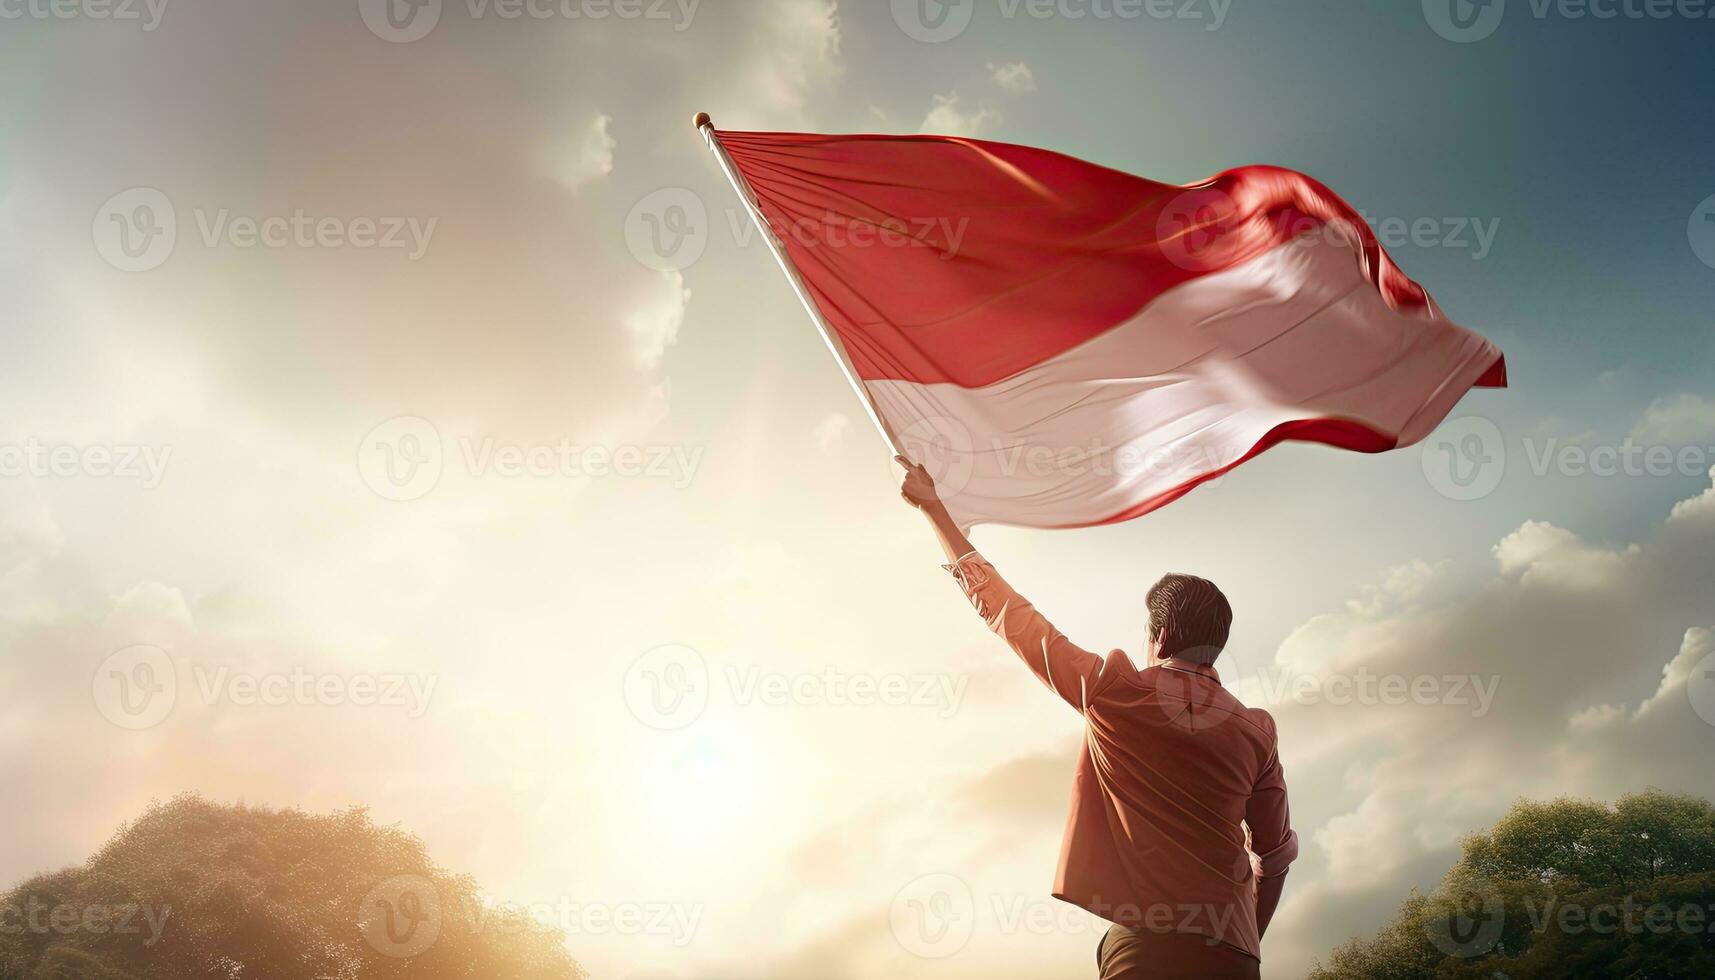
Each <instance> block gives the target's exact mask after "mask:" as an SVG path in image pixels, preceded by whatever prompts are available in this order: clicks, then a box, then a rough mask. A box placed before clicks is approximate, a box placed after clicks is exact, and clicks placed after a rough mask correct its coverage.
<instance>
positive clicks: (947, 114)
mask: <svg viewBox="0 0 1715 980" xmlns="http://www.w3.org/2000/svg"><path fill="white" fill-rule="evenodd" d="M998 122H1000V113H998V112H996V111H994V110H993V109H992V108H990V107H989V106H986V105H979V106H978V107H977V108H976V109H975V110H966V109H965V108H964V107H963V105H962V104H961V100H960V98H959V93H957V92H948V93H947V94H946V95H937V96H935V104H934V106H933V107H932V108H931V109H930V110H929V114H928V115H927V116H925V117H924V118H923V125H921V126H919V127H917V131H918V132H920V133H933V134H935V135H937V136H970V137H976V136H980V135H982V133H983V130H985V129H987V128H989V127H990V126H992V125H994V124H995V123H998Z"/></svg>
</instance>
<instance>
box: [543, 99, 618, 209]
mask: <svg viewBox="0 0 1715 980" xmlns="http://www.w3.org/2000/svg"><path fill="white" fill-rule="evenodd" d="M612 125H613V117H612V116H609V115H607V114H606V113H598V114H597V115H596V117H595V121H594V122H592V123H591V124H590V125H588V126H586V127H584V129H583V130H582V131H581V132H579V133H576V134H574V135H573V136H572V137H571V138H570V139H568V140H567V143H566V146H565V147H564V148H563V150H562V152H561V158H560V160H559V162H558V166H557V167H556V168H555V173H556V176H558V177H559V179H560V181H561V182H562V183H564V184H565V185H566V186H567V187H569V188H571V189H573V190H576V189H578V188H579V187H582V186H583V185H584V184H587V183H589V182H590V181H592V180H599V179H600V178H602V177H606V176H607V175H608V174H611V173H613V151H614V149H615V148H616V147H618V146H619V142H618V141H617V140H615V139H614V138H613V135H612V134H611V133H610V132H609V127H611V126H612Z"/></svg>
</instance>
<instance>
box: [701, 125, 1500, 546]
mask: <svg viewBox="0 0 1715 980" xmlns="http://www.w3.org/2000/svg"><path fill="white" fill-rule="evenodd" d="M715 138H716V139H717V140H718V141H719V143H720V145H721V147H722V148H723V149H724V150H725V151H726V153H727V155H728V158H729V159H730V160H731V162H732V164H733V166H734V168H735V169H736V170H737V171H738V174H739V175H740V176H741V177H742V179H743V180H744V182H745V184H747V185H748V190H749V192H750V193H751V195H753V198H754V201H755V204H756V206H757V209H758V211H759V212H760V213H761V215H762V217H763V219H764V220H765V221H766V222H767V223H768V226H769V229H770V231H771V232H772V233H773V234H774V235H775V237H776V238H777V239H778V240H779V242H780V244H781V246H782V248H783V252H784V257H785V260H786V261H787V262H789V263H790V264H791V266H792V268H793V270H794V271H795V272H796V273H797V274H798V276H799V278H800V279H801V280H802V283H803V286H804V288H805V290H806V291H807V293H808V296H809V299H810V301H811V302H813V304H814V306H815V308H816V311H818V312H819V313H820V314H821V316H822V318H823V320H824V321H825V323H826V324H827V326H828V327H829V328H830V330H831V331H832V333H833V335H834V337H833V339H834V341H835V342H836V343H837V344H838V345H839V347H840V348H842V349H843V352H844V354H845V356H846V359H847V361H848V362H849V364H850V367H851V369H852V371H853V373H854V374H855V375H856V377H857V380H858V382H859V383H860V384H861V385H862V387H863V390H864V394H865V395H866V396H867V397H868V398H869V400H870V402H871V404H872V405H873V406H874V408H875V410H876V413H877V415H878V416H879V417H880V419H881V421H882V423H883V424H884V425H885V427H886V428H887V429H888V430H889V431H890V434H891V435H892V437H893V439H894V442H895V444H896V445H898V446H899V447H900V448H901V449H902V450H903V451H904V452H905V453H906V454H907V455H909V456H911V457H912V458H913V459H915V460H916V461H918V462H922V463H925V465H927V466H929V467H930V470H931V472H932V473H933V474H934V475H935V477H936V479H937V483H938V485H939V488H940V490H941V494H942V497H943V499H944V500H945V501H946V503H947V506H948V508H949V510H950V511H951V512H952V514H953V516H954V517H955V518H956V519H957V520H959V522H960V523H961V524H964V525H967V526H968V525H971V524H978V523H999V524H1011V525H1018V526H1025V527H1082V526H1088V525H1093V524H1107V523H1114V522H1117V521H1123V520H1128V519H1130V518H1133V517H1137V516H1139V515H1141V514H1145V513H1148V512H1149V511H1151V510H1154V509H1156V508H1158V507H1161V506H1163V505H1165V504H1167V503H1170V502H1171V501H1173V500H1175V499H1178V498H1179V497H1180V496H1183V495H1184V494H1185V493H1188V492H1189V491H1190V490H1192V489H1193V488H1195V487H1196V486H1197V485H1199V484H1201V483H1203V482H1206V481H1208V480H1210V479H1213V478H1215V477H1217V476H1220V475H1221V474H1223V473H1225V472H1227V471H1228V470H1230V469H1231V468H1233V467H1234V466H1237V465H1239V464H1240V463H1242V462H1244V461H1245V460H1247V459H1250V458H1252V457H1254V456H1255V455H1257V454H1258V453H1261V452H1263V451H1265V450H1267V449H1268V448H1270V447H1272V446H1274V445H1277V444H1278V443H1280V442H1283V441H1288V440H1293V441H1304V442H1319V443H1324V444H1328V445H1332V446H1336V447H1339V448H1343V449H1350V450H1356V451H1360V452H1370V453H1374V452H1382V451H1385V450H1388V449H1393V448H1396V447H1399V446H1405V445H1409V444H1411V443H1414V442H1417V441H1418V440H1421V439H1422V438H1424V437H1425V436H1426V435H1428V434H1429V433H1430V432H1431V431H1432V430H1433V429H1434V428H1435V426H1436V425H1437V424H1439V423H1440V421H1441V420H1442V419H1443V418H1444V417H1445V416H1446V415H1447V413H1448V412H1449V411H1450V410H1451V409H1452V407H1453V406H1454V404H1456V403H1457V402H1458V401H1459V399H1460V398H1461V397H1463V396H1464V394H1465V392H1467V391H1468V390H1469V389H1471V388H1472V387H1474V386H1482V387H1504V386H1505V384H1506V367H1505V361H1504V359H1503V357H1502V355H1501V353H1500V351H1499V350H1497V349H1496V348H1495V347H1494V346H1493V345H1492V344H1490V343H1489V342H1488V341H1486V340H1484V339H1483V338H1481V337H1479V336H1477V335H1476V334H1474V333H1472V332H1470V331H1468V330H1465V329H1463V328H1461V327H1459V326H1456V325H1454V324H1453V323H1451V322H1450V321H1449V320H1448V319H1447V318H1446V317H1445V316H1444V315H1443V314H1442V312H1441V310H1440V309H1439V308H1438V307H1437V306H1436V305H1435V303H1434V302H1433V300H1431V299H1430V297H1429V295H1428V293H1426V292H1425V291H1424V290H1423V288H1422V287H1421V286H1419V285H1417V284H1416V283H1415V282H1412V281H1411V280H1410V279H1409V278H1407V277H1406V276H1405V274H1404V273H1403V272H1401V271H1400V269H1399V268H1398V266H1396V265H1394V263H1393V261H1392V260H1391V259H1390V258H1389V257H1388V255H1387V254H1386V252H1385V251H1383V249H1382V248H1381V246H1380V244H1379V243H1378V242H1377V241H1376V238H1375V236H1374V234H1373V233H1372V232H1371V230H1370V229H1369V227H1368V225H1367V224H1366V223H1365V222H1364V220H1363V219H1362V217H1361V216H1360V215H1359V214H1358V213H1357V212H1356V211H1355V210H1353V209H1352V208H1351V207H1350V206H1349V205H1347V204H1346V203H1345V202H1344V201H1342V200H1340V199H1339V198H1338V197H1336V196H1335V195H1334V194H1333V193H1332V192H1331V191H1329V190H1328V189H1327V188H1326V187H1324V186H1323V185H1321V184H1320V183H1318V182H1317V181H1315V180H1313V179H1311V178H1310V177H1307V176H1305V175H1303V174H1300V173H1296V172H1294V171H1291V170H1285V169H1281V168H1276V167H1242V168H1238V169H1235V170H1229V171H1226V172H1224V173H1222V174H1219V175H1217V176H1215V177H1213V178H1210V179H1209V180H1206V181H1201V182H1199V183H1196V184H1191V185H1183V186H1181V185H1175V184H1165V183H1159V182H1156V181H1151V180H1145V179H1143V178H1140V177H1135V176H1132V175H1130V174H1126V173H1122V172H1120V171H1117V170H1111V169H1108V168H1106V167H1101V166H1097V165H1095V164H1091V163H1086V162H1084V161H1081V160H1077V159H1074V158H1072V157H1068V156H1065V155H1063V154H1059V153H1053V152H1050V151H1046V150H1040V149H1033V148H1030V147H1022V146H1013V145H1008V144H1003V143H992V142H987V141H982V140H973V139H958V138H951V137H938V136H819V135H810V134H799V133H754V132H720V133H717V134H715Z"/></svg>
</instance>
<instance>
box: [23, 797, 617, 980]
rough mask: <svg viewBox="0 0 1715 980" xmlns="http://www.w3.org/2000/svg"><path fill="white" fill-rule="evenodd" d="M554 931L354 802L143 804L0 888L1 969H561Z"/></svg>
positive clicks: (255, 976)
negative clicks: (79, 862) (62, 857)
mask: <svg viewBox="0 0 1715 980" xmlns="http://www.w3.org/2000/svg"><path fill="white" fill-rule="evenodd" d="M583 976H584V972H583V970H582V969H581V968H580V967H579V966H578V965H577V963H576V962H575V961H574V960H573V959H572V958H571V956H570V955H569V954H568V953H567V952H566V950H565V947H564V942H563V936H562V935H561V933H560V932H559V930H557V929H550V928H547V927H544V926H543V925H541V924H540V923H538V922H537V921H535V920H534V919H531V918H528V917H527V916H525V915H524V914H523V913H521V912H519V911H516V910H513V909H509V908H503V907H495V906H492V905H489V904H487V903H485V902H484V901H483V900H482V898H481V896H480V894H479V892H478V890H477V888H476V885H475V882H473V881H472V880H471V879H470V878H468V877H464V876H455V875H451V874H449V873H447V872H446V871H444V870H442V869H441V868H439V867H437V866H436V865H435V864H434V863H433V862H432V861H430V860H429V858H428V855H427V853H426V852H425V850H424V848H423V844H422V842H421V841H420V840H418V839H417V838H416V837H414V836H412V835H410V834H408V833H405V832H403V831H400V830H397V829H394V828H388V827H378V826H376V825H375V824H374V823H373V822H372V821H371V820H370V819H369V815H368V813H367V812H366V811H364V810H363V809H361V808H353V809H350V810H346V811H343V812H340V813H335V814H331V815H325V816H321V815H311V814H305V813H302V812H299V811H296V810H269V809H261V808H253V807H245V806H242V805H240V806H221V805H217V804H214V803H210V802H207V801H205V800H202V799H200V798H197V797H195V796H183V797H179V798H178V799H175V800H173V801H172V802H170V803H167V804H164V805H160V804H157V805H155V806H151V807H150V808H149V810H148V811H147V812H145V813H144V814H143V816H142V817H141V818H140V819H138V820H137V821H136V822H134V823H132V824H130V825H128V826H125V827H122V828H120V830H119V832H118V833H117V834H115V835H114V837H113V839H112V840H110V841H108V843H107V844H106V846H104V847H102V848H101V850H100V851H99V852H97V853H96V854H95V856H94V857H92V858H90V859H89V861H88V862H87V863H85V864H84V865H83V866H81V867H77V868H70V869H67V870H64V871H59V872H55V873H52V874H45V875H40V876H37V877H35V878H33V879H31V880H29V881H26V882H24V883H23V884H21V885H19V886H18V887H17V888H15V889H13V890H12V891H11V892H10V893H8V894H6V895H5V896H4V897H3V898H0V980H60V978H65V980H72V978H76V980H92V978H93V980H215V978H219V980H271V978H282V980H311V978H315V980H323V978H326V980H394V978H404V977H411V978H421V980H452V978H460V980H464V978H470V980H488V978H493V980H561V978H582V977H583Z"/></svg>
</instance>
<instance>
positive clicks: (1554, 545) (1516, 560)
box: [1495, 521, 1637, 589]
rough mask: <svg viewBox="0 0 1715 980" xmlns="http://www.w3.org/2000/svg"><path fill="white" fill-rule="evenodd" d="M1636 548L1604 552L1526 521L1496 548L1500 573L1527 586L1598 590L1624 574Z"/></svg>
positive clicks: (1552, 528)
mask: <svg viewBox="0 0 1715 980" xmlns="http://www.w3.org/2000/svg"><path fill="white" fill-rule="evenodd" d="M1636 555H1637V549H1636V548H1635V547H1634V548H1630V549H1627V550H1626V551H1622V552H1614V551H1605V550H1603V549H1601V548H1597V547H1593V546H1591V545H1590V544H1588V543H1586V542H1585V541H1584V540H1583V539H1582V538H1580V537H1579V536H1578V535H1576V534H1573V533H1572V532H1571V531H1568V530H1566V529H1565V528H1559V527H1555V526H1554V525H1552V524H1547V523H1544V522H1542V521H1526V522H1525V523H1524V524H1523V526H1521V527H1520V528H1519V529H1518V530H1517V531H1514V532H1513V533H1511V534H1509V535H1507V536H1506V537H1505V538H1503V539H1501V543H1500V544H1498V545H1496V546H1495V560H1496V561H1497V562H1499V564H1500V568H1501V572H1502V573H1503V574H1506V575H1516V576H1518V577H1519V579H1520V581H1521V582H1522V583H1523V584H1524V585H1526V586H1532V585H1547V586H1559V587H1566V588H1572V589H1600V588H1602V587H1604V586H1607V585H1610V584H1612V583H1613V582H1614V580H1615V579H1616V578H1618V577H1619V576H1622V575H1624V574H1625V573H1626V565H1627V563H1628V562H1629V561H1630V560H1631V559H1633V558H1635V557H1636Z"/></svg>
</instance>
